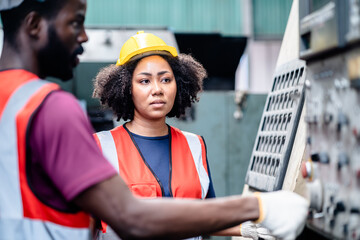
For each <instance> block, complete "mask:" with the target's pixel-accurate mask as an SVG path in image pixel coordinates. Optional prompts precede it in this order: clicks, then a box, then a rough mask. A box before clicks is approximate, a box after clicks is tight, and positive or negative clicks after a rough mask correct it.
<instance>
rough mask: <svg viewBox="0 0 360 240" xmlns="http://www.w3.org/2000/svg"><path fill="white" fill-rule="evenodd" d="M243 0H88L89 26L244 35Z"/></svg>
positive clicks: (87, 20) (87, 21)
mask: <svg viewBox="0 0 360 240" xmlns="http://www.w3.org/2000/svg"><path fill="white" fill-rule="evenodd" d="M241 7H242V4H241V0H196V1H193V0H131V1H126V0H106V4H105V2H104V1H98V0H89V1H88V12H87V19H86V24H87V25H88V26H120V27H137V26H147V27H169V28H172V29H174V31H175V32H197V33H201V32H203V33H209V32H218V33H221V34H224V35H231V36H240V35H243V34H242V33H243V27H242V24H243V22H242V14H241V12H242V8H241Z"/></svg>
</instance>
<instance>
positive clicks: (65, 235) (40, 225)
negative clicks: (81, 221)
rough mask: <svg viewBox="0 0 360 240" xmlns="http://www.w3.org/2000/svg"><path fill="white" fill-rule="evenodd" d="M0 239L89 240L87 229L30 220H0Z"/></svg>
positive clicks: (89, 235)
mask: <svg viewBox="0 0 360 240" xmlns="http://www.w3.org/2000/svg"><path fill="white" fill-rule="evenodd" d="M0 239H6V240H7V239H9V240H10V239H11V240H33V239H44V240H45V239H53V240H65V239H66V240H67V239H79V240H81V239H84V240H85V239H86V240H89V239H91V234H90V231H89V229H88V228H70V227H65V226H61V225H58V224H55V223H51V222H43V221H39V220H31V219H22V220H19V219H6V220H4V219H0Z"/></svg>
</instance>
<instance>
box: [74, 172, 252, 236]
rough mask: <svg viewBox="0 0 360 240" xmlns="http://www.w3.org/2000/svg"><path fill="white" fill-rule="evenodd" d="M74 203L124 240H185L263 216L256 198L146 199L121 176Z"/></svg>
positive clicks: (86, 192)
mask: <svg viewBox="0 0 360 240" xmlns="http://www.w3.org/2000/svg"><path fill="white" fill-rule="evenodd" d="M74 202H75V204H77V205H78V206H79V207H81V208H82V209H84V210H85V211H88V212H89V213H91V214H93V215H94V216H96V217H98V218H100V219H102V220H104V221H105V222H106V223H108V224H109V225H110V226H111V227H112V228H113V229H114V231H115V232H117V233H118V234H119V236H120V237H121V238H122V239H184V238H187V237H192V236H199V235H201V234H205V233H210V232H215V231H218V230H221V229H225V228H228V227H232V226H235V225H238V224H240V223H241V222H244V221H246V220H256V219H257V218H258V217H259V211H258V200H257V199H256V197H241V196H234V197H227V198H218V199H211V200H185V199H173V198H172V199H166V198H158V199H148V200H145V199H139V198H135V197H133V195H132V194H131V192H130V191H129V189H128V187H127V186H126V184H125V183H124V182H123V181H122V179H121V178H120V176H119V175H116V176H114V177H111V178H109V179H108V180H105V181H103V182H101V183H99V184H96V185H95V186H93V187H91V188H89V189H87V190H85V191H84V192H83V193H81V194H80V195H79V196H77V197H76V198H75V199H74Z"/></svg>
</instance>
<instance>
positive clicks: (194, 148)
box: [181, 131, 210, 199]
mask: <svg viewBox="0 0 360 240" xmlns="http://www.w3.org/2000/svg"><path fill="white" fill-rule="evenodd" d="M181 132H182V133H183V134H184V135H185V137H186V140H187V142H188V144H189V147H190V151H191V154H192V156H193V159H194V163H195V166H196V170H197V173H198V174H199V178H200V184H201V198H202V199H204V198H205V197H206V194H207V192H208V190H209V184H210V180H209V176H208V174H207V172H206V169H205V168H204V165H203V160H202V154H201V143H200V140H199V138H198V136H197V135H195V134H193V133H189V132H185V131H181Z"/></svg>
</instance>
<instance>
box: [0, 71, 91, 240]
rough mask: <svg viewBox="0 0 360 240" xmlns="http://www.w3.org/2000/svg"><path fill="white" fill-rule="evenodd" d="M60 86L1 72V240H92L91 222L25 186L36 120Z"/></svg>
mask: <svg viewBox="0 0 360 240" xmlns="http://www.w3.org/2000/svg"><path fill="white" fill-rule="evenodd" d="M58 89H59V86H58V85H56V84H54V83H50V82H47V81H44V80H39V79H38V77H37V76H36V75H34V74H32V73H30V72H27V71H25V70H7V71H2V72H0V143H1V144H0V182H1V183H2V184H1V191H0V235H1V237H0V238H1V239H89V237H90V232H89V216H88V215H87V214H86V213H83V212H78V213H67V212H62V211H59V210H56V209H54V208H52V207H50V206H47V205H45V204H44V203H42V202H41V201H40V200H39V199H38V198H37V197H36V196H35V195H34V193H33V191H32V190H31V187H30V186H29V183H28V181H27V175H26V167H27V165H26V164H27V160H28V159H27V156H28V155H27V154H28V152H27V146H28V144H27V141H28V132H29V126H30V122H31V120H32V116H33V115H34V113H35V112H36V111H37V109H38V108H39V106H40V105H41V104H42V102H43V101H44V99H45V98H46V97H47V96H48V95H49V94H50V93H51V92H52V91H54V90H58Z"/></svg>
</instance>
